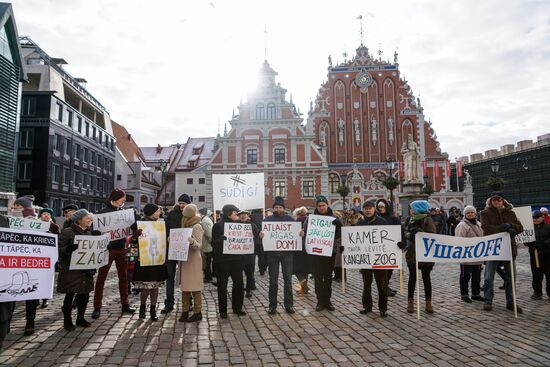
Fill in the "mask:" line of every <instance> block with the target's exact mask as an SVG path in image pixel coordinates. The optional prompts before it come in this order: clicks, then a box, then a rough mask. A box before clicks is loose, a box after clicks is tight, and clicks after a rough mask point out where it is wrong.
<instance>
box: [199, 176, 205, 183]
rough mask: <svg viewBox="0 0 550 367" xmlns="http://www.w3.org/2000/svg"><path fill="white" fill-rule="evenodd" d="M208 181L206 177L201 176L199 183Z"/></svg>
mask: <svg viewBox="0 0 550 367" xmlns="http://www.w3.org/2000/svg"><path fill="white" fill-rule="evenodd" d="M205 183H206V179H205V178H204V177H201V178H199V185H204V184H205Z"/></svg>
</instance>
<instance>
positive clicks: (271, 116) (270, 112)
mask: <svg viewBox="0 0 550 367" xmlns="http://www.w3.org/2000/svg"><path fill="white" fill-rule="evenodd" d="M276 118H277V114H276V111H275V103H269V104H268V105H267V116H266V119H267V120H275V119H276Z"/></svg>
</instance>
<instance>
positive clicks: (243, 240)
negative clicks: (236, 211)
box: [223, 223, 254, 255]
mask: <svg viewBox="0 0 550 367" xmlns="http://www.w3.org/2000/svg"><path fill="white" fill-rule="evenodd" d="M223 233H224V235H225V237H226V238H227V239H226V240H225V241H223V253H224V254H229V255H239V254H253V253H254V234H253V233H252V225H251V224H250V223H225V224H224V228H223Z"/></svg>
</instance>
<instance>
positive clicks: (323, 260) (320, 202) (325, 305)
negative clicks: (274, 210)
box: [304, 195, 342, 311]
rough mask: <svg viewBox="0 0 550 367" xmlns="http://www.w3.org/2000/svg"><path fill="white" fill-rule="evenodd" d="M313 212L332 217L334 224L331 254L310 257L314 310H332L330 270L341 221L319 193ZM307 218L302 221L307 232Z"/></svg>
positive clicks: (338, 240)
mask: <svg viewBox="0 0 550 367" xmlns="http://www.w3.org/2000/svg"><path fill="white" fill-rule="evenodd" d="M313 214H316V215H324V216H329V217H333V218H334V220H333V221H332V224H334V225H335V226H336V234H335V238H334V246H333V247H332V256H317V255H309V256H310V257H311V266H312V269H313V278H314V280H315V295H316V297H317V306H316V307H315V310H316V311H323V310H324V309H327V310H329V311H334V310H335V307H334V306H333V304H332V302H331V298H332V271H333V269H334V261H335V259H336V251H340V245H339V243H340V241H341V235H342V222H340V220H339V219H337V218H336V217H335V216H334V214H333V212H332V209H331V208H330V207H329V205H328V200H327V198H326V197H325V196H323V195H319V196H317V197H316V198H315V211H314V212H313ZM308 223H309V220H307V221H306V222H305V223H304V233H307V227H308Z"/></svg>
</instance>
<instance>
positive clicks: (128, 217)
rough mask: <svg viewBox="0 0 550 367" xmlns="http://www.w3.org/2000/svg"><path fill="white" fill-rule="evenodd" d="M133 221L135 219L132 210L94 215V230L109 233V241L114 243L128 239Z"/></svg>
mask: <svg viewBox="0 0 550 367" xmlns="http://www.w3.org/2000/svg"><path fill="white" fill-rule="evenodd" d="M135 221H136V217H135V215H134V210H133V209H126V210H117V211H115V212H109V213H103V214H94V229H97V230H98V231H101V233H109V235H110V238H111V241H114V240H119V239H121V238H126V237H128V236H129V235H130V226H131V225H132V224H134V223H135Z"/></svg>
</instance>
